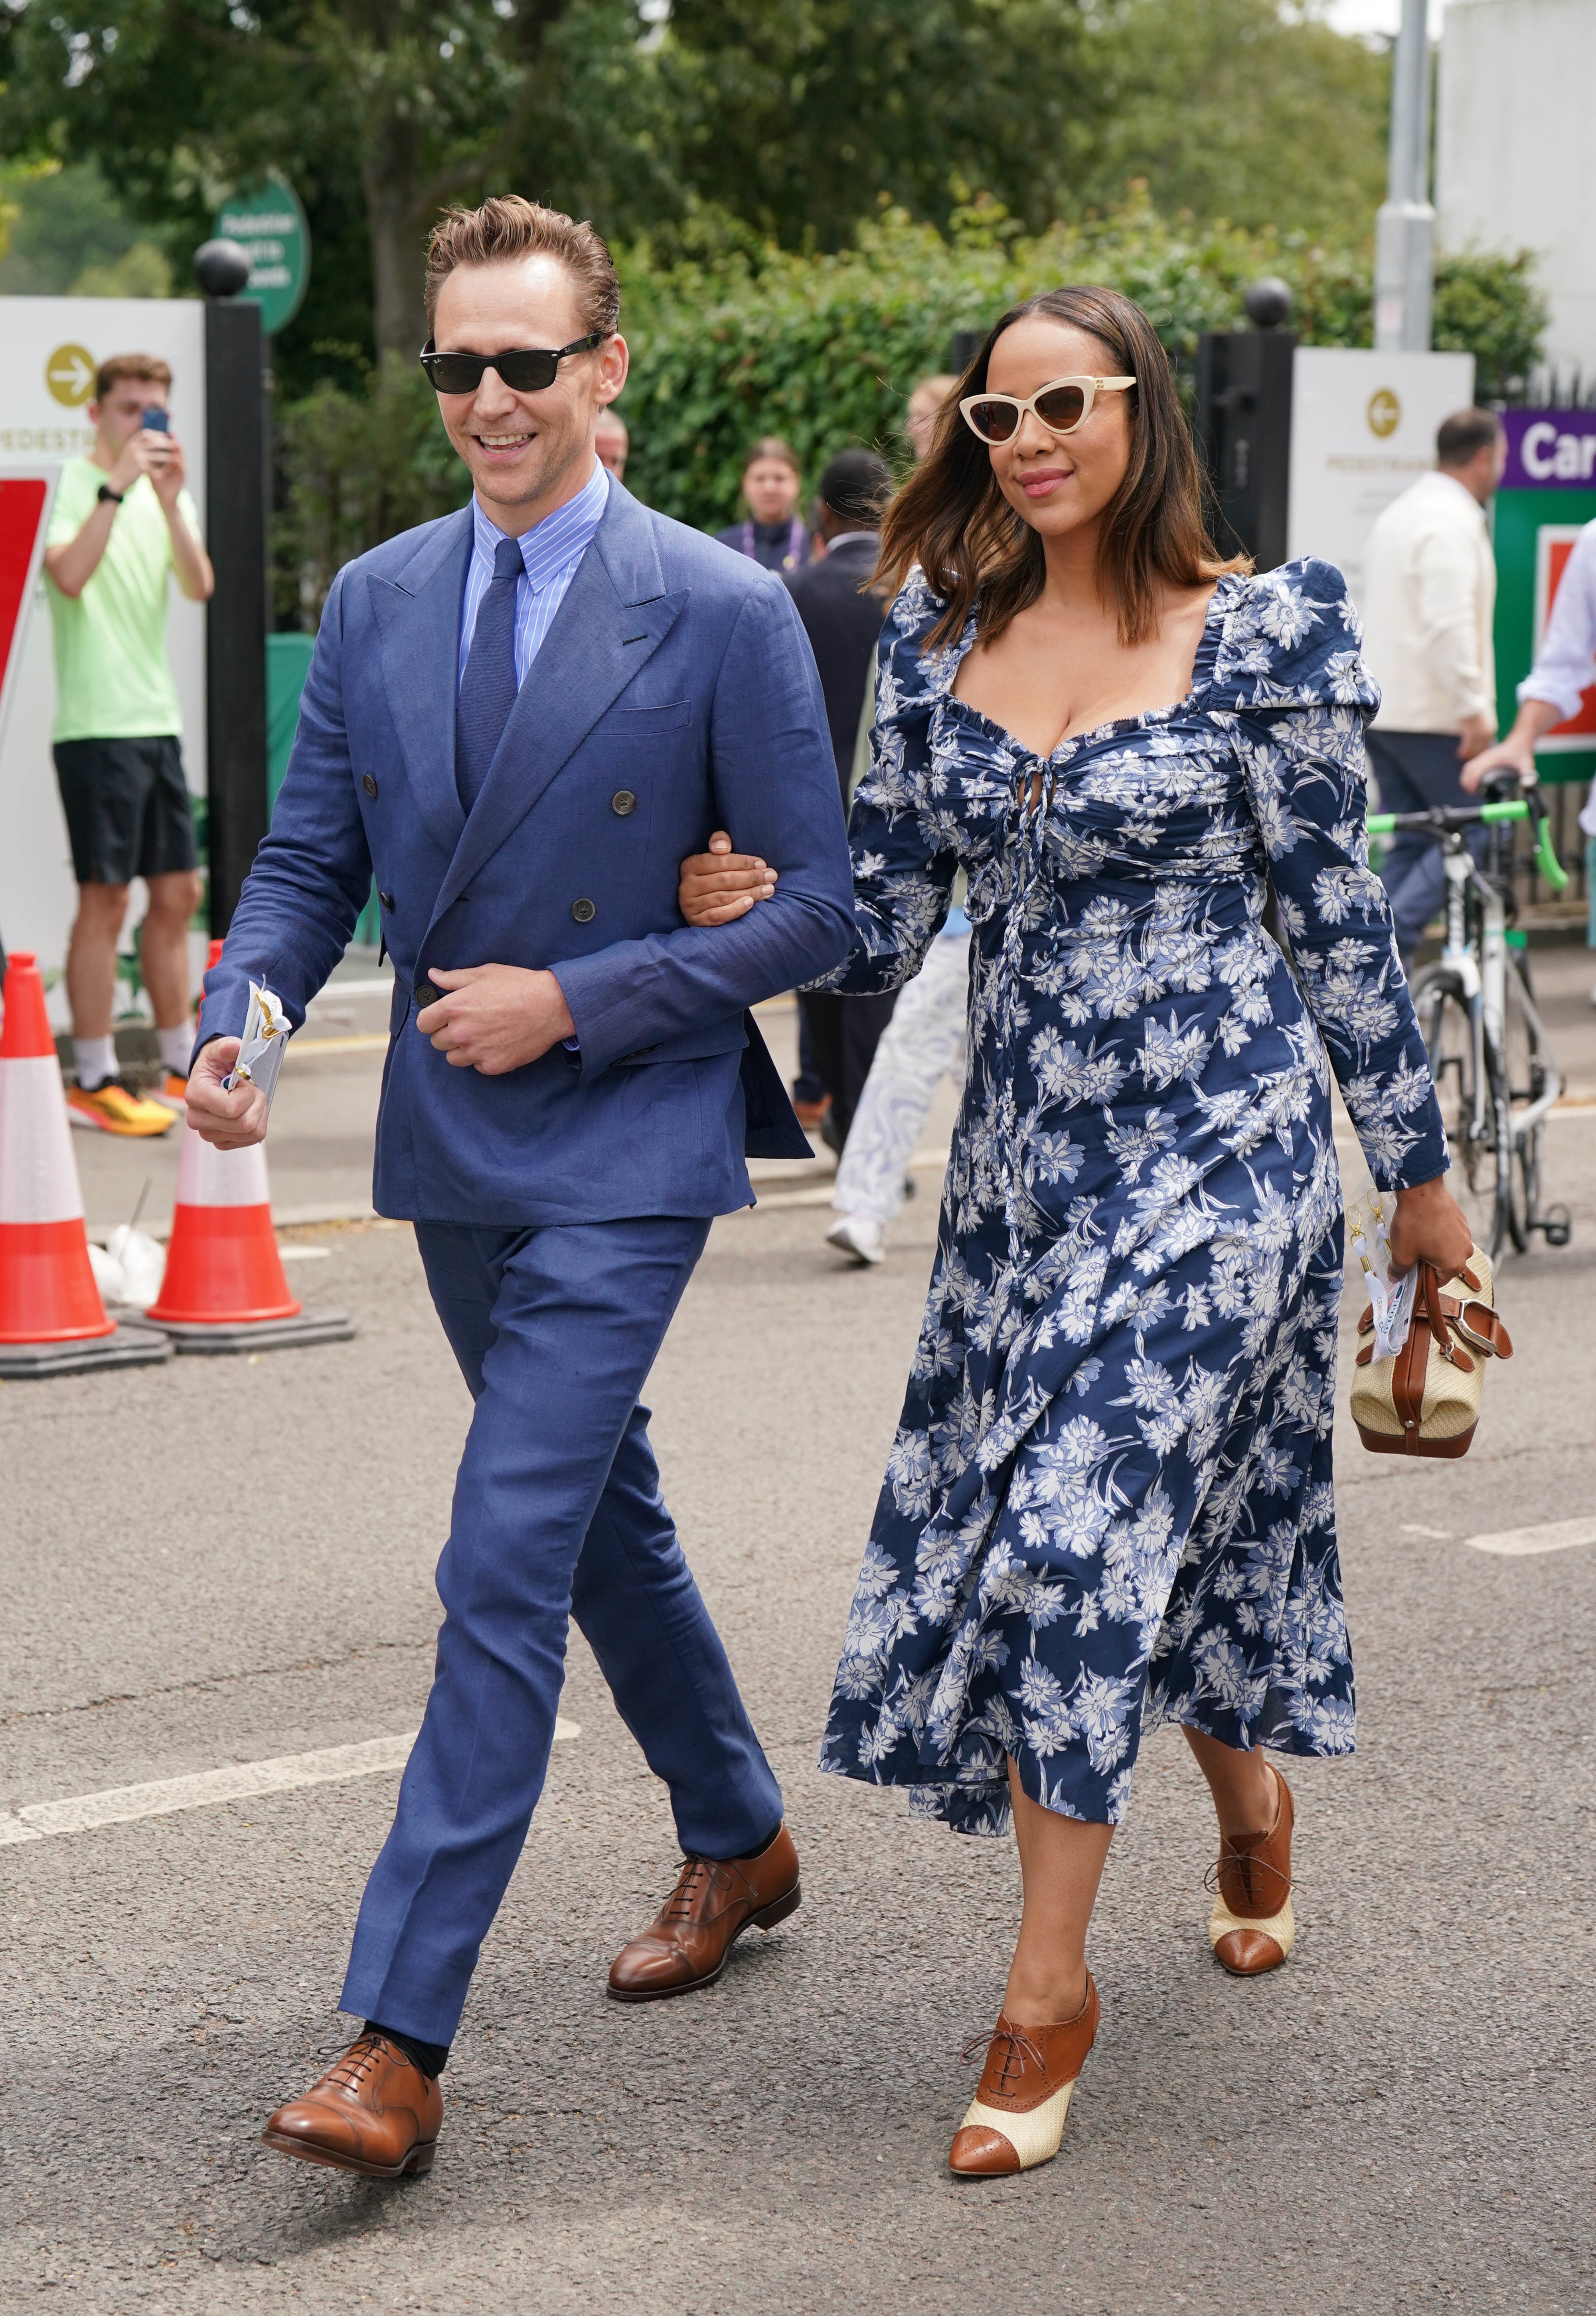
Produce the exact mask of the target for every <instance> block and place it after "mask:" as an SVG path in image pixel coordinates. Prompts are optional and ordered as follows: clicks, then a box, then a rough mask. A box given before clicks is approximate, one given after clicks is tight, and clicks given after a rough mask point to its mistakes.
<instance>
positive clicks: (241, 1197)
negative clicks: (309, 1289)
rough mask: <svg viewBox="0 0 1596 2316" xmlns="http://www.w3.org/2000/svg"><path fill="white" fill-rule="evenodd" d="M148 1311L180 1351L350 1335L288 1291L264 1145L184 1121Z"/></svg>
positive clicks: (331, 1316) (338, 1321) (333, 1315)
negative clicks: (156, 1285) (223, 1137)
mask: <svg viewBox="0 0 1596 2316" xmlns="http://www.w3.org/2000/svg"><path fill="white" fill-rule="evenodd" d="M221 953H222V944H221V942H220V941H212V943H211V945H210V963H211V964H212V965H214V964H215V963H216V961H217V958H219V957H220V955H221ZM145 1316H146V1319H148V1320H149V1322H150V1323H151V1325H152V1326H156V1327H160V1328H163V1329H164V1331H165V1332H166V1333H167V1334H168V1335H170V1336H171V1338H172V1340H173V1347H174V1348H175V1349H176V1350H180V1351H265V1350H278V1349H279V1348H280V1347H283V1346H286V1345H288V1344H290V1343H341V1342H346V1341H348V1340H349V1338H350V1336H351V1335H352V1334H353V1333H354V1332H355V1330H354V1326H353V1323H352V1322H351V1321H350V1320H349V1319H347V1318H345V1316H344V1315H343V1314H342V1313H341V1312H336V1311H329V1312H322V1313H315V1312H307V1311H306V1310H305V1309H304V1308H303V1306H302V1305H301V1304H300V1303H299V1302H298V1301H297V1298H296V1297H295V1296H293V1295H291V1294H290V1293H289V1291H288V1280H287V1278H285V1277H284V1276H283V1267H282V1257H281V1255H280V1254H279V1252H278V1248H277V1232H276V1229H275V1228H274V1226H273V1224H272V1220H271V1189H270V1184H269V1182H268V1180H267V1179H266V1153H265V1150H264V1149H263V1148H262V1145H260V1144H259V1143H256V1144H254V1145H253V1146H252V1147H251V1148H249V1149H247V1150H214V1149H212V1147H211V1145H210V1144H209V1143H208V1142H202V1141H201V1140H200V1139H199V1136H198V1135H197V1134H196V1133H195V1131H194V1129H193V1127H191V1126H187V1125H185V1126H184V1127H183V1138H182V1150H181V1151H180V1152H179V1154H178V1161H177V1199H176V1203H175V1205H174V1206H173V1214H172V1237H171V1240H170V1241H169V1243H168V1244H167V1249H166V1272H165V1276H164V1278H163V1279H162V1281H161V1292H160V1294H159V1296H157V1297H156V1299H155V1302H154V1303H152V1304H151V1305H150V1307H149V1309H148V1310H147V1311H146V1314H145Z"/></svg>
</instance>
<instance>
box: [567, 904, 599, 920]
mask: <svg viewBox="0 0 1596 2316" xmlns="http://www.w3.org/2000/svg"><path fill="white" fill-rule="evenodd" d="M571 913H572V916H573V917H574V918H575V919H576V922H577V923H578V924H579V925H590V924H591V923H592V922H593V920H594V918H595V917H596V916H597V915H598V913H599V912H598V910H597V909H596V908H595V907H594V905H593V904H592V902H591V901H572V904H571Z"/></svg>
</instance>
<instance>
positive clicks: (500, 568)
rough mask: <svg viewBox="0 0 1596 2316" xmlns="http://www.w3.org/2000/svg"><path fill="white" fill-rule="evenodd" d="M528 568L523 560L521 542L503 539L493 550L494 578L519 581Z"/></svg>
mask: <svg viewBox="0 0 1596 2316" xmlns="http://www.w3.org/2000/svg"><path fill="white" fill-rule="evenodd" d="M526 567H527V566H526V565H525V564H524V563H523V562H522V560H521V542H520V540H519V539H501V540H500V541H499V544H498V545H497V547H495V548H494V549H493V576H494V578H495V579H519V577H520V575H521V574H522V572H523V571H524V570H525V569H526Z"/></svg>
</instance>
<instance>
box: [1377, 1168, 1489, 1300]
mask: <svg viewBox="0 0 1596 2316" xmlns="http://www.w3.org/2000/svg"><path fill="white" fill-rule="evenodd" d="M1473 1245H1474V1233H1473V1232H1472V1231H1471V1230H1470V1229H1469V1227H1468V1217H1467V1215H1466V1214H1465V1213H1464V1211H1463V1209H1462V1207H1460V1206H1459V1204H1458V1201H1457V1199H1456V1198H1453V1196H1452V1194H1451V1192H1450V1190H1449V1189H1447V1186H1446V1182H1445V1180H1444V1178H1443V1177H1442V1176H1441V1175H1440V1174H1438V1175H1437V1176H1436V1177H1435V1179H1434V1180H1433V1181H1431V1182H1416V1183H1414V1186H1413V1188H1412V1189H1407V1190H1398V1191H1397V1212H1396V1214H1395V1215H1394V1216H1392V1219H1391V1268H1392V1269H1393V1270H1394V1271H1400V1270H1411V1269H1413V1266H1414V1263H1415V1262H1432V1263H1433V1264H1434V1265H1435V1268H1436V1269H1437V1270H1439V1271H1440V1273H1441V1277H1442V1278H1452V1277H1454V1276H1455V1275H1456V1273H1457V1272H1458V1271H1459V1270H1461V1269H1462V1268H1463V1265H1464V1264H1465V1263H1466V1262H1467V1260H1468V1257H1469V1253H1470V1251H1471V1250H1472V1248H1473Z"/></svg>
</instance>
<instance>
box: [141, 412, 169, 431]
mask: <svg viewBox="0 0 1596 2316" xmlns="http://www.w3.org/2000/svg"><path fill="white" fill-rule="evenodd" d="M144 430H145V432H146V434H170V433H171V432H172V421H171V419H170V418H169V417H168V416H167V414H166V413H165V412H164V410H146V412H145V414H144Z"/></svg>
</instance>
